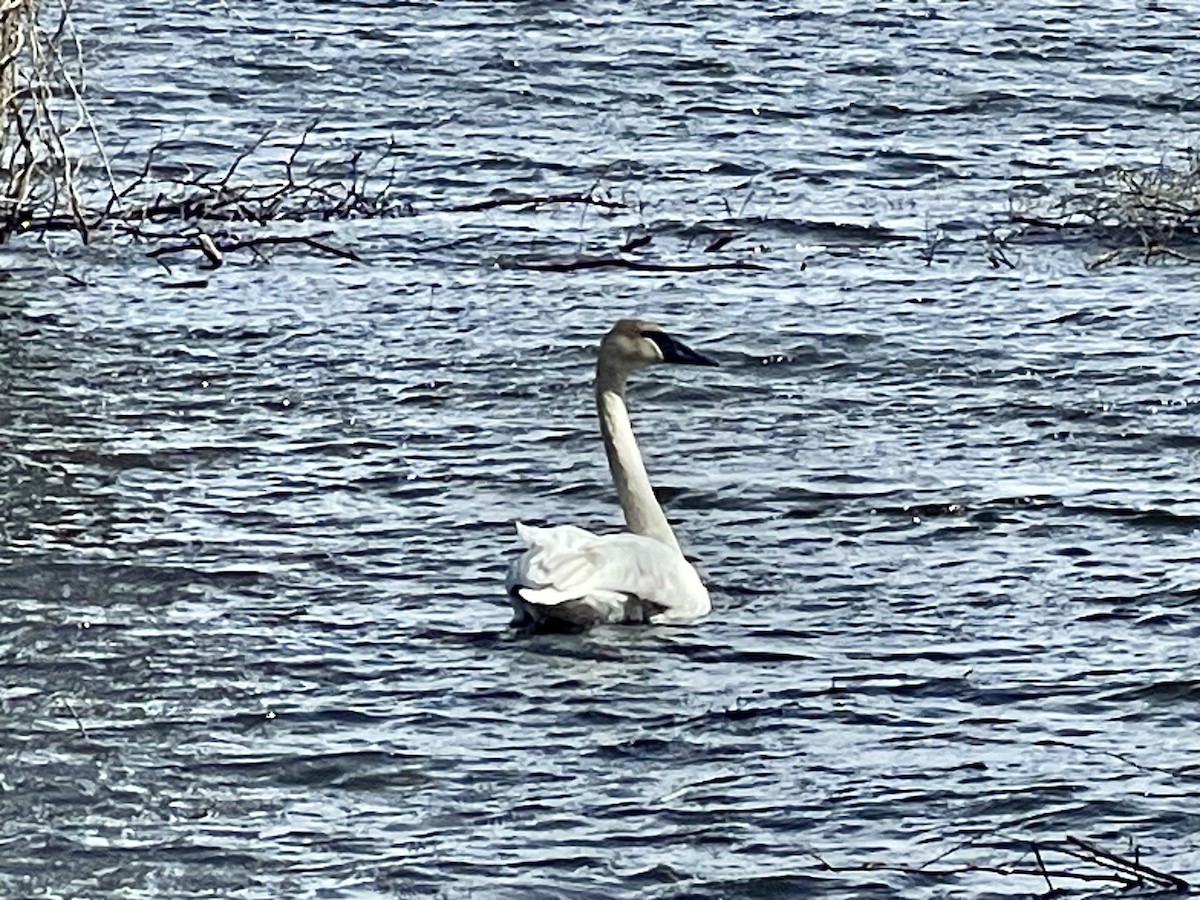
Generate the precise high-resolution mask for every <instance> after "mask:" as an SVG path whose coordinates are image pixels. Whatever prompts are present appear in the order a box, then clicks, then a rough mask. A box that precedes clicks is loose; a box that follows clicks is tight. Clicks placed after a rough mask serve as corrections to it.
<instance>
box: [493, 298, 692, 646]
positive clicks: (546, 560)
mask: <svg viewBox="0 0 1200 900" xmlns="http://www.w3.org/2000/svg"><path fill="white" fill-rule="evenodd" d="M664 362H665V363H681V364H684V365H698V366H715V365H716V363H715V362H713V361H712V360H711V359H709V358H708V357H706V356H702V355H701V354H699V353H697V352H696V351H695V350H692V349H690V348H688V347H685V346H684V345H683V344H681V343H680V342H679V341H677V340H675V339H674V338H673V337H671V336H670V335H668V334H667V333H666V332H665V331H663V330H662V328H660V327H659V326H658V325H655V324H654V323H653V322H643V321H640V320H637V319H622V320H621V321H619V322H617V324H616V325H614V326H613V327H612V329H611V330H610V331H609V332H608V334H606V335H605V336H604V338H603V340H601V341H600V358H599V359H598V360H597V362H596V410H597V412H598V414H599V416H600V435H601V437H602V438H603V440H604V451H605V453H606V454H607V456H608V467H609V469H610V471H611V472H612V478H613V483H614V484H615V485H616V488H617V497H618V498H619V499H620V501H621V509H622V510H623V511H624V513H625V524H626V526H627V527H628V528H629V531H628V532H623V533H621V534H604V535H600V534H592V533H591V532H589V531H585V530H583V529H582V528H577V527H575V526H574V525H560V526H558V527H556V528H536V527H534V526H532V525H525V524H522V523H521V522H517V523H516V525H517V536H518V537H519V538H520V539H521V541H522V542H524V543H525V544H526V545H527V549H526V550H525V552H524V553H522V554H521V556H520V557H518V558H517V559H516V560H514V561H513V564H512V566H511V567H510V568H509V572H508V582H507V584H508V595H509V599H510V600H511V601H512V605H513V620H512V625H513V627H516V628H521V629H533V630H563V629H567V630H571V629H579V628H587V627H589V626H591V625H599V624H603V623H623V624H637V623H643V622H649V623H651V624H660V623H663V624H668V623H676V624H677V623H684V622H691V621H694V620H696V619H699V618H700V617H702V616H705V615H708V612H709V610H710V609H711V608H712V605H711V603H710V602H709V599H708V591H707V590H706V589H705V587H704V584H703V583H702V582H701V581H700V576H699V575H698V574H697V573H696V570H695V568H693V566H692V564H691V563H689V562H688V561H687V560H686V559H684V557H683V553H682V551H680V549H679V541H677V540H676V539H675V533H674V532H673V531H671V526H670V524H669V523H668V522H667V517H666V515H665V514H664V513H663V511H662V507H661V506H659V505H658V501H657V500H656V499H655V497H654V490H653V488H651V486H650V477H649V476H648V475H647V474H646V466H645V464H644V463H643V462H642V454H641V453H640V452H639V451H638V445H637V440H636V439H635V438H634V436H633V426H632V425H631V424H630V422H629V412H628V410H627V409H626V407H625V381H626V379H627V378H628V377H629V375H630V374H631V373H632V372H635V371H637V370H638V369H641V368H643V367H644V366H648V365H654V364H655V363H664Z"/></svg>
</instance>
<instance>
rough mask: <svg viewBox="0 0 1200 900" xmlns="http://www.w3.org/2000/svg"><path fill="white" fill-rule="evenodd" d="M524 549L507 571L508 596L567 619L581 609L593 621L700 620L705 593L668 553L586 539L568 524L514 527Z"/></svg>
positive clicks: (654, 545)
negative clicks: (554, 609) (565, 615)
mask: <svg viewBox="0 0 1200 900" xmlns="http://www.w3.org/2000/svg"><path fill="white" fill-rule="evenodd" d="M517 534H518V536H519V537H520V538H521V540H523V541H524V542H525V543H526V544H527V545H528V548H529V549H527V550H526V551H525V552H524V553H523V554H522V555H521V556H520V557H519V558H518V559H517V560H516V561H515V562H514V564H513V566H512V568H511V569H510V571H509V577H508V588H509V592H510V593H511V594H514V595H515V596H517V597H519V598H520V599H521V600H523V601H525V602H526V603H528V604H533V605H536V606H538V607H562V611H563V612H568V611H570V610H571V609H573V608H575V607H571V606H563V605H564V604H575V605H576V607H578V606H579V604H581V603H582V604H583V605H584V606H585V607H586V608H587V609H588V610H590V611H591V613H592V614H594V615H596V616H599V617H601V618H600V619H599V620H600V621H608V622H620V621H646V620H649V621H651V622H685V621H691V620H693V619H698V618H700V617H701V616H703V615H706V614H707V613H708V611H709V609H710V604H709V599H708V591H706V590H705V588H704V585H703V584H702V583H701V581H700V576H699V575H697V574H696V570H695V569H694V568H692V565H691V564H690V563H689V562H688V561H687V560H686V559H684V558H683V556H682V555H681V554H679V553H678V552H677V551H676V550H675V549H674V548H672V547H668V546H667V545H666V544H663V543H661V542H659V541H656V540H654V539H653V538H649V537H644V536H642V535H637V534H627V533H626V534H605V535H598V534H592V533H591V532H589V531H584V530H583V529H582V528H576V527H575V526H573V525H562V526H559V527H557V528H536V527H533V526H529V525H524V524H521V523H517Z"/></svg>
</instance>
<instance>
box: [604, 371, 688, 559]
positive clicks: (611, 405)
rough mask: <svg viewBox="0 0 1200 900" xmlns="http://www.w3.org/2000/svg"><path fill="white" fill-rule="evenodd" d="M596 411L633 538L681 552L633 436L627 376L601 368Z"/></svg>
mask: <svg viewBox="0 0 1200 900" xmlns="http://www.w3.org/2000/svg"><path fill="white" fill-rule="evenodd" d="M596 409H597V411H598V412H599V414H600V434H601V436H602V437H603V438H604V452H605V454H607V456H608V468H609V471H611V472H612V478H613V484H614V485H616V488H617V497H618V498H619V499H620V501H621V509H622V511H623V512H624V513H625V524H626V526H627V527H628V528H629V530H630V531H632V532H633V533H634V534H644V535H646V537H651V538H654V539H655V540H657V541H661V542H662V543H664V544H666V545H667V546H668V547H673V548H674V549H675V550H679V541H678V540H676V539H675V532H673V531H672V530H671V526H670V524H669V523H668V522H667V516H666V514H665V513H664V512H663V511H662V507H661V506H659V505H658V500H656V499H655V497H654V489H653V488H652V487H651V486H650V476H649V475H647V474H646V464H645V463H643V462H642V454H641V452H640V451H639V450H638V445H637V439H636V438H634V436H633V425H632V424H631V423H630V421H629V410H628V409H627V408H626V406H625V376H624V374H622V373H614V372H612V371H610V370H608V369H607V367H605V366H603V365H601V366H600V367H599V368H598V369H597V372H596Z"/></svg>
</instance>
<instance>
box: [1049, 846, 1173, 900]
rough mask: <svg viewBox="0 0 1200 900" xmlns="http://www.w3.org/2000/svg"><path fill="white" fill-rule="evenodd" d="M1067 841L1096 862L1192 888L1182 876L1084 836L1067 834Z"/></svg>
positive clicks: (1169, 885) (1170, 883) (1146, 877)
mask: <svg viewBox="0 0 1200 900" xmlns="http://www.w3.org/2000/svg"><path fill="white" fill-rule="evenodd" d="M1067 841H1068V842H1069V843H1071V844H1074V845H1075V846H1076V847H1079V848H1081V849H1083V850H1086V851H1087V852H1088V853H1091V854H1093V856H1094V857H1096V858H1095V859H1094V860H1093V861H1094V862H1098V863H1101V864H1104V863H1108V864H1109V865H1110V866H1112V867H1114V868H1119V869H1125V870H1128V871H1129V872H1132V873H1134V874H1135V875H1138V876H1141V877H1143V878H1145V879H1147V880H1148V881H1153V882H1156V883H1158V884H1159V885H1165V886H1167V887H1170V888H1173V889H1174V890H1176V891H1188V890H1191V885H1190V884H1188V883H1187V882H1186V881H1184V880H1183V879H1182V878H1179V877H1177V876H1175V875H1171V874H1169V873H1167V872H1161V871H1159V870H1158V869H1154V868H1151V867H1150V866H1148V865H1146V864H1145V863H1141V862H1135V861H1134V860H1131V859H1126V858H1125V857H1123V856H1119V855H1117V854H1116V853H1112V852H1111V851H1109V850H1105V849H1104V848H1103V847H1100V846H1098V845H1096V844H1093V843H1092V842H1091V841H1085V840H1084V839H1083V838H1080V837H1075V836H1073V835H1067Z"/></svg>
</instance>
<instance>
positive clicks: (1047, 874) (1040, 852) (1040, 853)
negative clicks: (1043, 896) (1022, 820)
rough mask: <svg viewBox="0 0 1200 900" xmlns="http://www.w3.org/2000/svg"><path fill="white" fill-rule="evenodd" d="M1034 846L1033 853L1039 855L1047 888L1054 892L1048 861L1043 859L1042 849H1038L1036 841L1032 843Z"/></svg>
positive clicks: (1039, 863) (1038, 861)
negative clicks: (1047, 866) (1047, 868)
mask: <svg viewBox="0 0 1200 900" xmlns="http://www.w3.org/2000/svg"><path fill="white" fill-rule="evenodd" d="M1030 846H1031V847H1032V848H1033V855H1034V856H1035V857H1037V864H1038V868H1039V869H1041V871H1042V877H1043V878H1045V879H1046V890H1047V891H1049V892H1050V893H1051V894H1053V893H1054V884H1053V883H1052V882H1051V881H1050V873H1049V872H1047V871H1046V863H1045V862H1044V861H1043V860H1042V851H1041V850H1040V849H1038V845H1037V844H1036V843H1033V844H1030Z"/></svg>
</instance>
